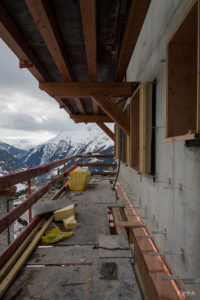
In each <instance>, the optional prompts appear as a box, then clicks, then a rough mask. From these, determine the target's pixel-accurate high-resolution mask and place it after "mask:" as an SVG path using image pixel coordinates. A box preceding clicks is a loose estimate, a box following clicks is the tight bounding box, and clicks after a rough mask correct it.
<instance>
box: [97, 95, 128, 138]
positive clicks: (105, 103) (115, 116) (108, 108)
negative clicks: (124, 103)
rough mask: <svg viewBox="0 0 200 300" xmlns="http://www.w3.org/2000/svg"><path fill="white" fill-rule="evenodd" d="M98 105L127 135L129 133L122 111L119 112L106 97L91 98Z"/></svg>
mask: <svg viewBox="0 0 200 300" xmlns="http://www.w3.org/2000/svg"><path fill="white" fill-rule="evenodd" d="M92 99H94V100H95V101H96V102H97V103H98V105H99V106H100V107H101V108H102V109H103V110H104V111H105V112H106V113H107V115H108V116H109V117H110V118H111V119H112V120H113V121H114V122H115V123H117V124H118V125H119V126H120V127H121V128H122V129H123V130H124V131H125V132H126V133H127V134H129V133H130V124H129V120H127V117H126V115H125V113H124V112H123V111H121V110H120V108H119V107H117V106H116V105H115V104H113V102H112V101H111V100H110V99H109V98H108V97H106V96H101V95H95V96H92Z"/></svg>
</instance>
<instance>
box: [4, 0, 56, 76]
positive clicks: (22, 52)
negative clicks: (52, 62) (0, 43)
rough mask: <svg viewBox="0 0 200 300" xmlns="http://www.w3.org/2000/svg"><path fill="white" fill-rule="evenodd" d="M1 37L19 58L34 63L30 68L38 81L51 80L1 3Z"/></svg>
mask: <svg viewBox="0 0 200 300" xmlns="http://www.w3.org/2000/svg"><path fill="white" fill-rule="evenodd" d="M0 37H1V38H2V39H3V40H4V42H5V43H6V44H7V45H8V47H9V48H10V49H11V50H12V51H13V52H14V53H15V55H16V56H17V57H18V58H19V60H23V61H25V62H31V63H32V64H33V66H32V67H30V68H28V70H29V71H30V72H31V73H32V74H33V76H34V77H35V78H36V79H37V80H38V81H49V80H51V78H50V76H49V74H48V73H47V71H46V70H45V69H44V68H43V66H42V65H41V62H40V61H39V59H38V57H37V55H36V54H35V52H34V51H33V49H32V48H31V46H30V45H29V43H28V42H27V41H26V40H25V38H24V36H23V35H22V33H21V32H20V30H19V29H18V28H17V26H16V25H15V23H14V22H13V20H12V18H11V17H10V15H9V14H8V13H7V11H6V10H5V8H4V6H3V5H2V4H0Z"/></svg>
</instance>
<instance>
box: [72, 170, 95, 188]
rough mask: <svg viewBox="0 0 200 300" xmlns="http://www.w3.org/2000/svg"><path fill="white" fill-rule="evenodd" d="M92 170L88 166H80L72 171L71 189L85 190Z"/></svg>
mask: <svg viewBox="0 0 200 300" xmlns="http://www.w3.org/2000/svg"><path fill="white" fill-rule="evenodd" d="M90 174H91V173H90V172H89V171H88V168H86V167H82V168H81V167H78V168H76V169H75V170H74V171H72V172H71V173H70V176H69V188H70V190H71V191H83V190H85V188H86V186H87V185H88V183H89V180H90Z"/></svg>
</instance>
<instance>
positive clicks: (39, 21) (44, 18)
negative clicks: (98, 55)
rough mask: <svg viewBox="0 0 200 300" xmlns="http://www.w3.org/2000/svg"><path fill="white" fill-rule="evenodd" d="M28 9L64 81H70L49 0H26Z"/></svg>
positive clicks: (60, 39)
mask: <svg viewBox="0 0 200 300" xmlns="http://www.w3.org/2000/svg"><path fill="white" fill-rule="evenodd" d="M26 4H27V6H28V9H29V11H30V13H31V15H32V17H33V19H34V20H35V23H36V25H37V28H38V29H39V31H40V34H41V36H42V37H43V39H44V41H45V43H46V46H47V47H48V49H49V52H50V53H51V55H52V57H53V59H54V62H55V64H56V66H57V68H58V70H59V72H60V74H61V75H62V77H63V79H64V80H65V81H72V78H71V74H70V70H69V63H68V60H67V56H66V50H65V47H64V44H63V42H62V38H61V35H60V32H59V29H58V25H57V23H56V21H55V18H54V15H53V12H52V9H51V6H50V3H49V1H42V0H26Z"/></svg>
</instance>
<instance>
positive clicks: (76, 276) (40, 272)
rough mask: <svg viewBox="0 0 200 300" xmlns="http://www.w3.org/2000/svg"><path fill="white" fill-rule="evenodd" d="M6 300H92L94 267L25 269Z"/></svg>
mask: <svg viewBox="0 0 200 300" xmlns="http://www.w3.org/2000/svg"><path fill="white" fill-rule="evenodd" d="M19 275H20V276H18V277H17V279H16V280H15V281H14V283H13V284H12V286H11V287H10V288H9V290H8V291H7V292H6V294H5V295H4V297H3V298H2V300H9V299H15V300H30V299H40V300H48V299H59V300H66V299H70V300H80V299H81V300H82V299H83V300H88V299H90V289H89V287H90V280H91V266H88V265H84V266H66V267H61V266H53V267H49V266H48V267H43V268H26V267H24V268H23V269H22V271H21V272H20V274H19Z"/></svg>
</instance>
